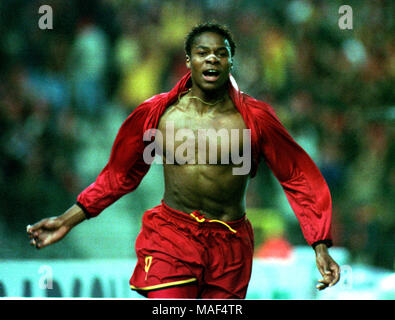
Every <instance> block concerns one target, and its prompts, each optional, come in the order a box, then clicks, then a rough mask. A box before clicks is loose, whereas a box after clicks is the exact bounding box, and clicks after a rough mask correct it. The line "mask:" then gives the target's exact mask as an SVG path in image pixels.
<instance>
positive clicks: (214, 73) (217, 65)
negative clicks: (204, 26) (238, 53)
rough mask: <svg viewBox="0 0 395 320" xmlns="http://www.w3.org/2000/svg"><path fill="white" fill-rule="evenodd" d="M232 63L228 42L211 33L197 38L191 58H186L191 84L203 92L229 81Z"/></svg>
mask: <svg viewBox="0 0 395 320" xmlns="http://www.w3.org/2000/svg"><path fill="white" fill-rule="evenodd" d="M232 62H233V60H232V57H231V49H230V45H229V41H228V40H226V39H224V38H223V37H222V36H221V35H219V34H217V33H213V32H204V33H202V34H200V35H199V36H197V37H196V38H195V40H194V43H193V45H192V48H191V56H190V57H188V56H187V67H188V69H190V70H191V77H192V81H193V84H194V85H197V86H198V87H199V88H200V89H201V90H203V91H213V90H216V89H219V88H222V87H223V86H224V85H225V84H226V83H227V81H228V80H229V72H230V69H231V67H232Z"/></svg>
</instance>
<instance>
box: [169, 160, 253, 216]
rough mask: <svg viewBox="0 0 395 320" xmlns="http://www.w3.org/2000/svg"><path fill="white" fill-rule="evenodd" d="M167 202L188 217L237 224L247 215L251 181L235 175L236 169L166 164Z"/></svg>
mask: <svg viewBox="0 0 395 320" xmlns="http://www.w3.org/2000/svg"><path fill="white" fill-rule="evenodd" d="M163 167H164V177H165V194H164V199H163V200H164V202H165V203H166V204H167V205H168V206H170V207H171V208H173V209H176V210H178V211H182V212H185V213H191V212H193V211H196V210H198V211H200V212H201V213H202V214H204V215H205V217H206V218H208V219H218V220H222V221H234V220H237V219H240V218H241V217H242V216H243V215H244V214H245V194H246V189H247V185H248V181H249V178H248V176H247V175H243V176H242V175H233V174H232V168H233V167H234V166H232V165H210V164H196V165H188V164H184V165H177V164H164V165H163Z"/></svg>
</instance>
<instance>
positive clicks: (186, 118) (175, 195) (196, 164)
mask: <svg viewBox="0 0 395 320" xmlns="http://www.w3.org/2000/svg"><path fill="white" fill-rule="evenodd" d="M173 127H174V132H175V134H176V136H175V137H176V138H175V139H174V137H173V136H172V134H170V132H171V131H169V128H170V129H171V128H173ZM158 129H159V130H160V131H161V133H162V137H163V141H162V140H161V139H162V138H161V139H160V140H157V141H158V142H160V145H161V146H163V149H161V152H162V155H163V163H164V165H163V166H164V177H165V194H164V202H165V203H166V204H167V205H169V206H170V207H172V208H174V209H176V210H179V211H182V212H186V213H190V212H193V211H195V210H199V211H200V212H201V213H203V214H205V216H206V217H207V218H211V219H214V218H215V219H220V220H223V221H232V220H236V219H238V218H240V217H242V216H243V215H244V213H245V194H246V189H247V185H248V180H249V175H248V174H244V175H235V174H234V172H233V170H232V169H233V168H235V167H239V166H238V165H235V164H234V163H232V157H231V155H230V153H231V150H236V149H237V150H240V154H241V153H242V150H243V134H242V131H243V129H246V126H245V123H244V121H243V118H242V116H241V115H240V113H239V112H238V111H237V109H236V108H235V107H234V105H233V102H232V100H231V99H230V98H229V97H228V96H226V98H225V100H224V101H222V102H221V103H218V104H217V105H215V106H208V105H207V106H203V107H202V105H199V107H197V104H195V102H194V101H193V99H189V98H188V95H185V96H184V97H182V98H181V99H180V100H179V101H178V102H176V103H175V104H173V105H172V106H170V107H168V108H167V110H166V112H165V113H164V114H163V116H162V117H161V119H160V121H159V125H158ZM166 129H167V131H166ZM180 129H189V134H190V135H189V136H188V135H187V134H186V131H184V132H182V131H181V132H180V131H179V130H180ZM202 129H214V130H215V132H217V133H218V132H221V133H222V134H225V136H226V133H227V135H228V138H229V139H228V140H227V139H225V138H226V137H225V138H222V137H221V138H219V136H217V135H215V137H214V140H212V141H217V144H211V142H210V140H209V139H210V136H211V137H213V135H212V134H211V135H210V131H205V132H206V133H207V136H206V137H204V136H202V135H200V134H201V132H202ZM219 130H221V131H219ZM232 130H233V133H234V132H235V130H236V131H238V132H239V134H238V137H237V135H236V136H234V137H233V138H232V135H231V131H232ZM212 132H213V131H211V133H212ZM177 133H179V134H181V136H183V137H184V138H183V140H181V139H177ZM191 133H193V135H191ZM202 137H203V138H202ZM157 139H158V138H157ZM199 139H200V141H202V142H204V141H206V142H207V143H206V146H204V144H199V143H198V141H199ZM177 140H180V141H177ZM212 146H213V147H212ZM232 148H233V149H232ZM204 150H206V152H204ZM213 154H214V156H216V157H217V159H216V161H215V163H213V159H212V158H210V156H213ZM173 158H174V162H173V161H172V160H173ZM210 159H211V160H210ZM226 159H229V163H228V164H227V163H226V162H227V161H226ZM169 160H170V161H169ZM166 162H172V163H166Z"/></svg>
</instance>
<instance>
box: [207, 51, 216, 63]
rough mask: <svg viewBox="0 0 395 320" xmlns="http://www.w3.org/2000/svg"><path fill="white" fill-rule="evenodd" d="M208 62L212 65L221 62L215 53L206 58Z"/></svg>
mask: <svg viewBox="0 0 395 320" xmlns="http://www.w3.org/2000/svg"><path fill="white" fill-rule="evenodd" d="M206 61H207V62H211V63H216V62H218V61H219V59H218V57H217V56H216V55H215V54H214V53H211V54H209V55H208V56H207V57H206Z"/></svg>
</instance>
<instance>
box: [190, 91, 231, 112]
mask: <svg viewBox="0 0 395 320" xmlns="http://www.w3.org/2000/svg"><path fill="white" fill-rule="evenodd" d="M185 97H186V98H187V99H188V100H189V101H190V103H191V104H192V105H193V106H194V107H195V108H196V111H197V112H199V113H204V112H207V111H209V110H210V109H213V108H215V109H220V108H222V107H223V106H224V105H225V102H226V100H227V99H228V98H229V97H228V90H227V88H226V87H225V88H222V89H219V90H216V91H213V92H207V91H203V90H201V89H200V88H196V87H194V86H192V88H191V89H190V90H189V92H188V93H187V94H186V95H185Z"/></svg>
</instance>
